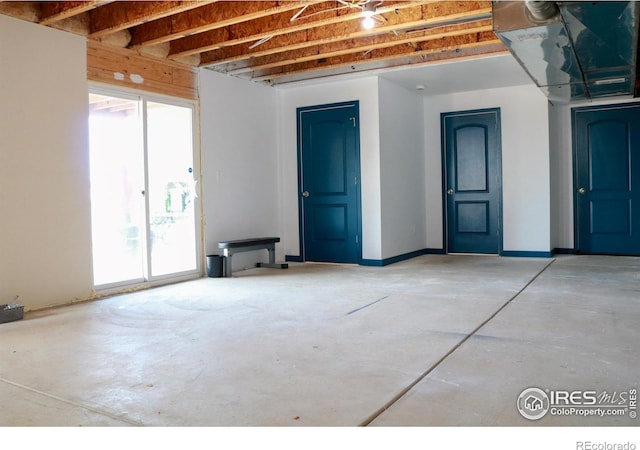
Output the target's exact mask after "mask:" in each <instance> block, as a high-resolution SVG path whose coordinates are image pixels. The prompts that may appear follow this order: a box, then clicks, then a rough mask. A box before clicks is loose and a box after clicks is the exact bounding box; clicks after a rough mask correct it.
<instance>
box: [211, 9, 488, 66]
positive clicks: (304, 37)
mask: <svg viewBox="0 0 640 450" xmlns="http://www.w3.org/2000/svg"><path fill="white" fill-rule="evenodd" d="M402 12H403V15H402V17H401V18H400V19H396V20H389V22H388V23H387V24H385V25H382V26H380V27H377V28H376V30H375V33H371V32H370V31H367V30H363V29H362V28H361V27H360V26H359V23H358V22H353V23H344V24H341V25H340V26H339V27H322V28H314V29H313V30H308V31H303V32H298V33H292V34H290V35H287V36H284V37H276V38H274V39H272V40H270V41H269V42H267V43H265V45H264V46H260V47H257V48H254V49H247V48H245V47H242V46H234V47H225V48H221V49H218V50H213V51H209V52H206V53H203V54H202V55H201V61H200V64H201V66H213V65H217V64H224V63H230V62H237V61H242V60H246V59H249V58H258V57H264V56H267V55H271V54H274V53H280V52H287V51H293V50H299V49H303V48H308V47H314V46H317V45H325V44H329V43H332V42H345V41H349V40H353V39H359V38H366V37H369V36H371V35H374V34H375V35H379V34H384V33H394V32H402V31H406V30H412V29H419V28H426V27H429V26H434V25H437V24H443V23H447V22H455V21H462V20H469V21H471V20H477V19H478V18H481V17H484V16H485V15H486V14H489V13H490V8H482V9H476V10H470V11H465V12H462V13H454V14H449V15H444V16H436V17H431V18H427V19H423V13H422V8H421V7H417V8H408V9H406V10H404V11H402ZM395 16H398V15H395ZM393 17H394V16H392V18H393ZM273 41H275V42H273Z"/></svg>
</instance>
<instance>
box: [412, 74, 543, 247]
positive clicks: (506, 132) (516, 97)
mask: <svg viewBox="0 0 640 450" xmlns="http://www.w3.org/2000/svg"><path fill="white" fill-rule="evenodd" d="M424 101H425V149H426V152H427V155H426V158H427V159H426V173H427V246H428V247H429V248H443V229H442V168H441V167H442V166H441V164H442V163H441V141H440V113H442V112H450V111H463V110H474V109H482V108H494V107H499V108H500V110H501V120H502V175H503V178H502V189H503V250H504V251H526V252H528V251H533V252H549V251H551V250H552V248H551V226H550V219H551V216H550V214H551V212H550V211H551V202H550V156H549V109H548V102H547V98H546V97H545V96H544V95H543V94H542V92H541V91H540V90H539V89H538V88H537V87H535V86H533V85H531V86H517V87H509V88H502V89H490V90H485V91H481V92H465V93H457V94H452V95H443V96H436V97H427V98H425V100H424Z"/></svg>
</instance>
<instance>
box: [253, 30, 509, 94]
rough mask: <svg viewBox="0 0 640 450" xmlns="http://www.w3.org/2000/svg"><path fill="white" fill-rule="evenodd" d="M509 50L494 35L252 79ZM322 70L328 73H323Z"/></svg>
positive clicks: (332, 72)
mask: <svg viewBox="0 0 640 450" xmlns="http://www.w3.org/2000/svg"><path fill="white" fill-rule="evenodd" d="M506 52H508V50H507V49H506V48H505V46H504V44H503V43H502V41H500V40H499V39H497V38H495V39H491V40H488V41H480V42H472V43H468V44H461V45H456V46H452V47H438V48H433V49H427V50H421V51H417V52H412V53H403V52H399V53H397V54H395V55H387V54H385V55H382V56H372V57H370V58H368V59H360V60H348V61H342V60H336V61H328V62H327V63H326V64H321V65H307V66H296V65H293V66H290V67H283V68H282V69H281V70H280V71H279V72H275V71H274V72H271V73H263V74H258V75H256V76H254V77H252V78H251V80H253V81H266V82H269V83H271V84H278V83H279V82H286V81H287V80H286V79H287V78H288V79H289V81H298V80H301V79H308V78H319V77H322V76H333V75H340V74H345V73H353V72H360V71H365V70H372V69H380V68H391V67H395V66H407V65H412V64H425V63H429V62H436V61H443V60H450V59H457V58H465V57H472V56H479V55H488V54H496V53H506ZM376 64H377V65H376ZM323 72H324V73H325V74H326V75H323Z"/></svg>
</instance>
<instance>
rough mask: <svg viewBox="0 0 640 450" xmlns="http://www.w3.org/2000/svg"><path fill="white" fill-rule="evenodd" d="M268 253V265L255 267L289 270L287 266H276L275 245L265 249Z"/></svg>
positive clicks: (261, 264)
mask: <svg viewBox="0 0 640 450" xmlns="http://www.w3.org/2000/svg"><path fill="white" fill-rule="evenodd" d="M267 250H268V251H269V262H268V263H258V264H257V267H268V268H270V269H287V268H289V264H286V263H285V264H276V246H275V244H273V245H270V246H268V247H267Z"/></svg>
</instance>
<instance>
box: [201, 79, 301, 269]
mask: <svg viewBox="0 0 640 450" xmlns="http://www.w3.org/2000/svg"><path fill="white" fill-rule="evenodd" d="M276 96H277V92H276V90H275V89H272V88H269V87H266V86H262V85H259V84H256V83H251V82H248V81H244V80H240V79H238V78H233V77H229V76H226V75H221V74H219V73H216V72H213V71H211V70H206V69H202V70H201V71H200V105H201V107H200V130H201V131H200V133H201V150H202V183H203V185H202V189H203V194H202V196H203V214H204V238H205V252H206V254H213V253H218V251H219V250H218V242H219V241H221V240H229V239H245V238H251V237H261V236H280V233H279V227H278V209H279V204H278V179H279V175H278V153H277V143H278V142H277V136H278V119H277V108H276V105H277V97H276ZM294 174H295V170H294ZM281 248H282V246H280V245H277V246H276V249H277V251H279V257H280V258H282V251H281ZM266 258H267V252H266V251H259V252H248V253H240V254H238V255H237V256H234V258H233V269H234V270H240V269H244V268H248V267H254V266H255V263H256V262H259V261H266V260H267V259H266Z"/></svg>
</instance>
